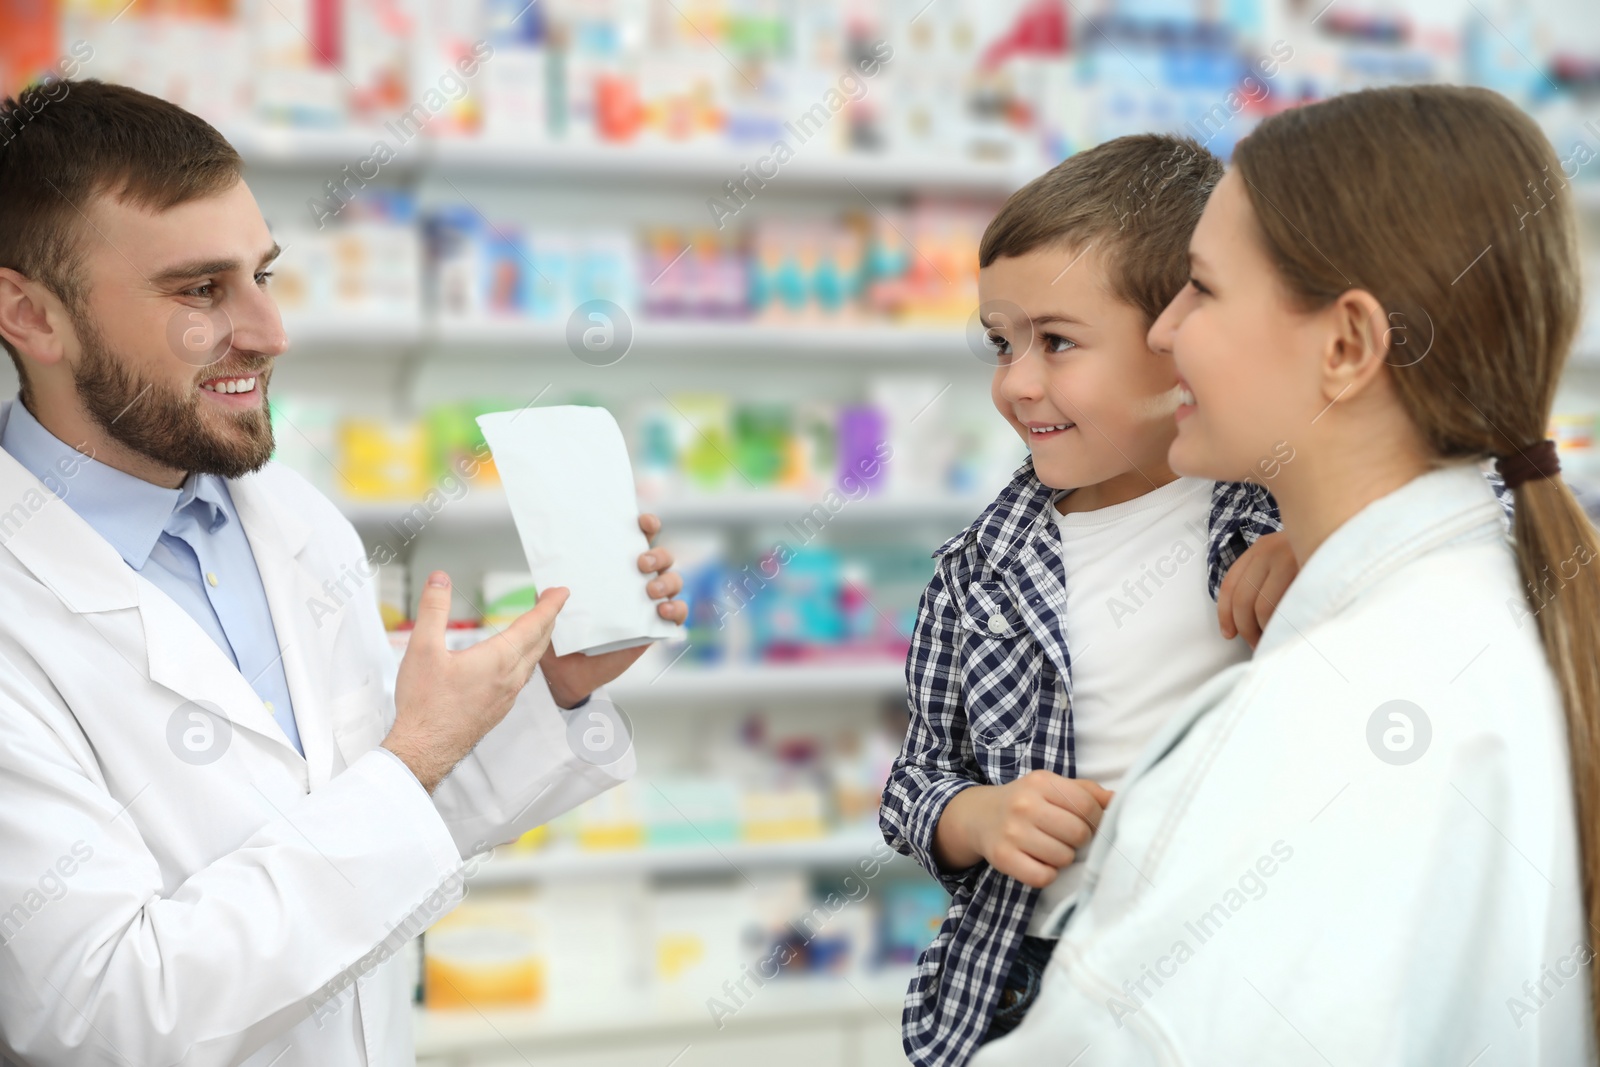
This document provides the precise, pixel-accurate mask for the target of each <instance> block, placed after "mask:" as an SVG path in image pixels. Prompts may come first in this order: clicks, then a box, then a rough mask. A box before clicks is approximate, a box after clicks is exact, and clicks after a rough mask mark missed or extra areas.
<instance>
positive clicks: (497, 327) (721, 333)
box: [427, 318, 975, 359]
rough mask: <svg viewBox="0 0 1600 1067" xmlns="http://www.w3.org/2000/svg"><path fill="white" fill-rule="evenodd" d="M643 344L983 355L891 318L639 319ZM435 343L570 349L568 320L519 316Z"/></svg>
mask: <svg viewBox="0 0 1600 1067" xmlns="http://www.w3.org/2000/svg"><path fill="white" fill-rule="evenodd" d="M633 330H634V333H633V346H634V347H635V348H643V347H645V346H649V347H650V348H653V349H654V348H659V349H665V350H675V351H682V352H694V353H704V352H716V353H735V354H739V355H743V356H753V357H757V358H760V357H762V356H767V355H771V356H782V357H783V358H786V359H787V358H792V357H793V356H796V355H801V356H806V357H815V358H827V357H828V356H830V355H849V356H852V357H855V356H861V355H882V356H889V357H899V356H916V357H924V356H964V357H966V358H968V359H972V358H975V357H974V356H973V353H972V350H971V349H970V348H969V347H968V346H967V341H966V337H965V334H964V333H963V332H962V330H961V329H960V327H959V326H956V327H952V326H899V325H894V324H891V323H881V322H865V323H860V322H857V323H848V322H846V323H841V324H840V325H837V326H777V325H770V324H765V323H737V322H727V323H714V322H694V321H683V322H673V321H651V320H649V319H643V320H639V321H636V322H634V324H633ZM427 340H429V341H430V342H432V343H438V344H478V345H508V346H516V347H524V346H533V347H537V348H547V349H550V350H552V351H553V350H558V349H559V350H560V352H561V353H562V354H563V355H567V354H569V350H568V348H567V344H568V342H567V332H566V326H565V324H563V323H540V322H530V321H527V320H519V319H509V318H508V319H503V320H499V321H495V320H486V321H462V320H455V321H452V320H449V319H442V320H439V321H437V322H436V323H435V324H433V325H432V326H431V327H430V329H429V333H428V336H427Z"/></svg>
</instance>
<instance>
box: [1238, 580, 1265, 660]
mask: <svg viewBox="0 0 1600 1067" xmlns="http://www.w3.org/2000/svg"><path fill="white" fill-rule="evenodd" d="M1256 596H1257V593H1256V590H1255V589H1253V588H1252V589H1246V590H1244V591H1243V592H1242V593H1240V595H1238V596H1236V597H1234V598H1233V627H1234V630H1235V632H1237V633H1238V634H1239V636H1241V637H1243V638H1244V639H1245V643H1246V644H1248V645H1249V646H1250V647H1251V648H1255V647H1256V642H1257V641H1258V640H1260V638H1261V624H1260V623H1258V622H1256Z"/></svg>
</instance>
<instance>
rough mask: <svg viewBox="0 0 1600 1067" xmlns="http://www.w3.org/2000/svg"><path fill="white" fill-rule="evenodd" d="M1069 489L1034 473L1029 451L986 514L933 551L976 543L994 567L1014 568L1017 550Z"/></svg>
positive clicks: (940, 552)
mask: <svg viewBox="0 0 1600 1067" xmlns="http://www.w3.org/2000/svg"><path fill="white" fill-rule="evenodd" d="M1068 492H1071V490H1063V489H1052V488H1051V487H1050V486H1048V485H1045V484H1044V483H1043V482H1041V481H1040V480H1039V476H1038V475H1037V474H1035V473H1034V470H1033V456H1032V454H1029V456H1028V458H1027V459H1026V460H1024V461H1023V463H1022V466H1020V467H1018V468H1017V469H1016V471H1015V472H1014V473H1013V474H1012V475H1011V481H1010V482H1009V483H1007V485H1006V487H1005V488H1004V489H1002V490H1000V495H999V496H997V497H995V498H994V501H993V502H992V503H991V504H990V505H989V506H988V507H987V508H984V509H983V514H981V515H979V516H978V517H977V518H976V519H974V520H973V521H972V523H971V525H969V526H968V527H967V528H966V529H964V530H962V531H961V532H960V533H958V534H956V535H955V536H954V537H952V538H950V539H949V540H948V541H946V542H945V543H944V544H942V545H940V546H939V547H938V548H937V549H936V550H935V551H934V553H933V554H934V556H935V557H936V558H937V557H939V556H942V555H944V554H945V553H946V552H948V551H949V550H950V549H952V548H955V547H956V546H957V545H967V544H972V545H976V546H977V549H978V551H979V552H980V553H981V554H982V555H983V556H984V557H985V558H986V559H987V560H988V562H989V565H990V566H992V567H994V568H995V569H996V570H1001V571H1006V570H1010V569H1012V564H1013V562H1014V560H1015V557H1016V555H1017V553H1018V552H1019V551H1020V550H1021V548H1022V547H1023V546H1024V545H1026V544H1028V542H1029V540H1030V539H1031V537H1032V534H1033V533H1034V531H1035V530H1036V529H1037V528H1038V527H1039V525H1040V524H1041V523H1042V522H1043V521H1044V519H1045V518H1046V517H1047V516H1048V515H1049V513H1050V510H1051V508H1052V506H1053V505H1054V504H1055V502H1056V500H1058V499H1059V498H1061V497H1062V496H1064V495H1066V494H1067V493H1068Z"/></svg>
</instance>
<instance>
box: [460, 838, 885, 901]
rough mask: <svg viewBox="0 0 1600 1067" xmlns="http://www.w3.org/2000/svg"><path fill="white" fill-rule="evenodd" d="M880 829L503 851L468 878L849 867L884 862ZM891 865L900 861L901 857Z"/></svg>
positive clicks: (487, 882) (476, 881) (514, 880)
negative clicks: (791, 837) (660, 844)
mask: <svg viewBox="0 0 1600 1067" xmlns="http://www.w3.org/2000/svg"><path fill="white" fill-rule="evenodd" d="M885 849H886V846H885V845H884V844H883V838H882V837H881V836H880V835H879V833H878V828H877V827H876V826H856V827H851V828H849V829H847V830H841V831H838V832H835V833H832V834H829V835H827V836H825V837H817V838H809V839H800V840H795V841H773V842H750V841H702V842H700V843H699V844H694V845H683V846H678V847H670V848H669V847H654V848H633V849H613V850H605V851H592V850H586V849H578V848H566V847H560V848H547V849H541V850H538V851H534V852H509V853H505V854H501V853H497V854H496V855H495V857H494V858H493V859H491V860H488V861H486V862H484V863H483V864H481V865H480V866H479V867H478V868H477V870H476V871H475V872H474V873H473V875H472V877H471V878H470V879H468V884H469V885H472V886H495V885H515V884H519V883H523V882H548V881H554V880H558V879H582V878H604V877H608V876H612V875H655V874H684V873H696V872H699V873H708V874H734V873H741V872H743V871H747V870H755V869H757V868H771V867H810V868H816V869H840V870H844V869H848V868H850V867H853V866H854V865H855V864H856V863H857V862H859V861H861V860H865V859H868V858H871V859H874V860H877V861H879V862H882V859H881V854H882V853H883V852H884V851H885ZM889 862H893V863H897V864H898V863H900V862H901V857H899V856H898V854H896V855H895V858H894V859H893V860H891V861H889Z"/></svg>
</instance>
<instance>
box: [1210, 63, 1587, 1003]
mask: <svg viewBox="0 0 1600 1067" xmlns="http://www.w3.org/2000/svg"><path fill="white" fill-rule="evenodd" d="M1234 163H1235V165H1236V166H1237V167H1238V169H1239V172H1240V175H1241V176H1242V177H1243V178H1244V179H1245V181H1246V186H1247V190H1248V193H1249V196H1250V200H1251V203H1252V205H1253V207H1254V209H1255V214H1256V218H1257V220H1258V221H1259V224H1260V229H1261V232H1262V234H1263V235H1264V237H1265V239H1266V244H1267V248H1268V250H1269V252H1270V254H1271V255H1272V258H1273V260H1274V261H1275V263H1276V265H1277V268H1278V271H1279V272H1280V274H1281V275H1282V277H1283V280H1284V281H1285V282H1286V283H1287V285H1288V287H1289V289H1290V291H1291V292H1292V293H1294V294H1295V296H1296V297H1297V298H1298V299H1299V300H1300V301H1301V302H1302V303H1303V304H1304V306H1306V307H1321V306H1325V305H1326V304H1327V303H1328V302H1330V301H1331V300H1333V298H1334V297H1336V296H1338V295H1339V294H1340V293H1343V292H1346V291H1348V290H1350V289H1364V290H1366V291H1367V292H1370V293H1371V294H1372V295H1373V296H1374V297H1376V298H1377V299H1378V301H1379V302H1381V303H1382V304H1383V307H1384V309H1385V311H1387V312H1389V313H1390V318H1389V321H1390V324H1391V327H1392V329H1391V333H1390V341H1391V348H1390V355H1389V357H1388V358H1389V363H1390V364H1391V367H1392V369H1393V378H1394V381H1395V384H1396V388H1397V390H1398V393H1399V396H1400V397H1401V401H1402V402H1403V403H1404V405H1405V407H1406V410H1407V412H1408V413H1409V414H1410V416H1411V418H1412V420H1413V421H1414V422H1415V423H1416V425H1417V426H1418V427H1419V428H1420V429H1421V431H1422V433H1423V435H1424V436H1425V437H1426V439H1427V440H1428V442H1429V443H1430V444H1431V445H1432V447H1433V449H1434V450H1435V451H1436V452H1437V453H1438V454H1439V455H1440V456H1442V457H1473V458H1483V457H1486V456H1495V457H1511V456H1519V455H1525V454H1527V452H1528V450H1529V446H1530V445H1532V444H1534V443H1537V442H1540V441H1542V440H1543V439H1544V437H1545V432H1546V427H1547V426H1548V425H1549V422H1550V409H1551V405H1552V403H1553V401H1554V399H1555V393H1556V387H1557V385H1558V384H1559V382H1560V378H1561V372H1562V368H1563V367H1564V365H1565V363H1566V359H1567V354H1568V350H1569V349H1570V347H1571V345H1572V339H1573V336H1574V334H1575V333H1576V331H1577V327H1578V321H1579V317H1580V314H1581V308H1582V294H1581V284H1580V280H1579V270H1578V247H1577V233H1576V227H1575V226H1574V222H1573V209H1572V194H1571V190H1570V188H1569V187H1567V184H1566V181H1565V177H1564V175H1563V174H1562V170H1561V164H1560V161H1559V159H1558V158H1557V156H1556V153H1555V150H1554V149H1553V148H1552V147H1551V145H1550V142H1549V141H1548V140H1546V138H1545V136H1544V134H1543V133H1541V132H1540V130H1539V128H1538V126H1536V125H1535V124H1534V122H1533V120H1531V119H1530V118H1529V117H1528V116H1527V115H1525V114H1523V113H1522V112H1521V111H1520V110H1518V109H1517V108H1516V107H1515V106H1513V105H1512V104H1511V103H1510V102H1509V101H1507V100H1506V99H1505V98H1504V97H1501V96H1499V95H1497V94H1495V93H1492V92H1490V91H1488V90H1486V89H1474V88H1463V87H1458V86H1444V85H1428V86H1409V87H1399V88H1389V89H1374V90H1368V91H1365V92H1359V93H1352V94H1350V95H1348V96H1340V97H1335V98H1333V99H1330V100H1326V101H1323V102H1322V103H1318V104H1314V105H1311V106H1309V107H1304V108H1299V109H1296V110H1292V111H1286V112H1284V113H1282V114H1279V115H1277V116H1274V117H1273V118H1271V119H1269V120H1267V121H1266V122H1263V123H1262V124H1261V126H1260V127H1259V128H1257V129H1256V130H1255V132H1253V133H1252V134H1251V135H1250V136H1249V137H1247V138H1245V139H1244V140H1243V141H1242V142H1240V144H1239V146H1238V149H1237V150H1236V153H1235V156H1234ZM1395 330H1404V331H1405V332H1404V333H1403V334H1397V333H1395V332H1394V331H1395ZM1397 339H1403V340H1404V344H1395V343H1394V342H1395V341H1396V340H1397ZM1515 499H1516V523H1515V528H1514V536H1515V540H1516V551H1517V561H1518V565H1519V567H1520V569H1521V572H1522V578H1523V580H1524V582H1525V584H1526V587H1527V588H1526V594H1527V600H1528V612H1529V613H1530V614H1531V615H1532V616H1533V617H1534V618H1535V619H1536V620H1537V623H1538V627H1539V635H1540V638H1541V639H1542V641H1543V643H1544V649H1545V654H1546V656H1547V657H1548V658H1549V661H1550V666H1551V668H1552V669H1553V671H1554V673H1555V676H1556V678H1557V680H1558V681H1559V683H1560V687H1561V695H1562V698H1563V702H1564V704H1565V707H1566V718H1567V737H1568V741H1569V745H1570V749H1571V758H1572V780H1573V789H1574V791H1575V793H1576V801H1577V818H1578V837H1579V842H1580V846H1581V849H1582V860H1583V864H1582V870H1583V895H1584V901H1585V910H1586V912H1587V915H1586V917H1587V919H1588V920H1589V925H1590V928H1591V929H1600V925H1597V924H1600V895H1597V893H1600V571H1597V570H1596V568H1595V567H1591V566H1588V564H1589V563H1590V562H1591V561H1593V560H1594V559H1595V556H1596V554H1597V553H1600V544H1597V541H1596V536H1595V528H1594V526H1593V525H1591V523H1590V522H1589V519H1588V517H1587V516H1586V515H1585V514H1584V512H1583V509H1582V508H1581V507H1580V506H1579V504H1578V502H1577V500H1576V499H1574V497H1573V495H1572V492H1571V490H1569V489H1568V488H1567V486H1566V483H1565V482H1563V481H1562V480H1561V479H1560V477H1559V476H1557V477H1554V478H1548V479H1546V478H1538V477H1535V478H1534V479H1532V480H1530V481H1528V482H1526V483H1524V484H1523V485H1521V486H1519V487H1518V488H1517V489H1516V490H1515ZM1597 989H1600V987H1597ZM1590 1007H1591V1013H1592V1017H1593V1019H1594V1021H1595V1024H1596V1028H1597V1030H1600V992H1597V995H1596V998H1595V1000H1594V1001H1593V1002H1592V1003H1591V1005H1590Z"/></svg>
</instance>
